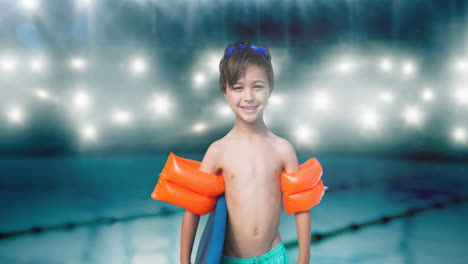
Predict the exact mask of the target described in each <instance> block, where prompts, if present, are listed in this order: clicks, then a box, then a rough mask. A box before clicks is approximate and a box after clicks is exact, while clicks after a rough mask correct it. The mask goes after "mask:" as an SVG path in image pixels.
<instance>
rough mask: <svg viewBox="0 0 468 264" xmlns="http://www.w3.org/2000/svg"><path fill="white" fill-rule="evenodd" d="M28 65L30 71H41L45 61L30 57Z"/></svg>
mask: <svg viewBox="0 0 468 264" xmlns="http://www.w3.org/2000/svg"><path fill="white" fill-rule="evenodd" d="M29 66H30V68H31V71H33V72H41V71H43V69H44V67H45V62H44V60H43V59H40V58H32V59H31V60H30V61H29Z"/></svg>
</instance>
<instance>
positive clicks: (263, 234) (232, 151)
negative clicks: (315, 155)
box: [180, 42, 324, 264]
mask: <svg viewBox="0 0 468 264" xmlns="http://www.w3.org/2000/svg"><path fill="white" fill-rule="evenodd" d="M220 88H221V91H222V92H223V93H224V96H225V98H226V100H227V102H228V103H229V105H230V108H231V109H232V111H233V112H234V114H235V117H236V121H235V124H234V126H233V127H232V129H231V130H230V131H229V132H228V133H227V134H226V135H225V136H224V137H223V138H221V139H219V140H217V141H215V142H213V143H212V144H211V145H210V146H209V148H208V150H207V152H206V154H205V156H204V158H203V161H202V163H201V166H200V169H199V170H200V171H202V172H206V173H209V174H217V173H220V174H222V175H223V178H224V188H225V198H226V203H227V208H228V219H227V224H226V234H225V242H224V249H223V256H222V260H221V263H273V264H275V263H278V264H280V263H289V262H288V254H287V251H286V249H285V247H284V245H283V242H282V240H281V236H280V234H279V231H278V228H279V224H280V215H281V206H282V203H281V198H282V195H281V193H282V182H281V180H280V174H281V172H282V171H285V172H287V173H294V172H297V171H299V170H300V167H299V163H298V159H297V156H296V153H295V150H294V148H293V146H292V144H291V143H290V142H289V141H288V140H286V139H283V138H281V137H279V136H277V135H275V134H274V133H273V132H272V131H271V130H270V129H269V128H268V127H267V126H266V125H265V122H264V119H263V112H264V110H265V109H266V107H267V105H268V100H269V98H270V95H271V93H272V91H273V88H274V74H273V68H272V65H271V56H270V53H269V51H268V48H267V47H266V46H254V45H250V44H249V43H245V42H243V43H235V44H234V45H230V46H228V47H227V48H226V49H225V52H224V56H223V58H222V59H221V62H220ZM320 176H321V175H320ZM323 191H324V190H321V195H320V198H321V196H322V195H323ZM314 205H315V204H314ZM312 206H313V205H312ZM310 207H311V206H310V205H309V206H308V208H310ZM199 218H200V215H197V214H194V213H192V212H191V211H189V210H186V211H185V213H184V216H183V222H182V232H181V255H180V260H181V263H190V256H191V252H192V246H193V241H194V238H195V234H196V230H197V226H198V222H199ZM295 219H296V228H297V229H296V231H297V234H298V241H299V259H298V261H297V263H309V260H310V237H311V219H310V211H309V210H308V209H307V210H303V211H298V212H295Z"/></svg>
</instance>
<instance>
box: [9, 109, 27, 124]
mask: <svg viewBox="0 0 468 264" xmlns="http://www.w3.org/2000/svg"><path fill="white" fill-rule="evenodd" d="M6 115H7V118H8V120H9V121H10V122H11V123H15V124H19V123H23V120H24V113H23V110H22V109H21V108H20V107H18V106H11V107H10V108H9V109H8V110H7V113H6Z"/></svg>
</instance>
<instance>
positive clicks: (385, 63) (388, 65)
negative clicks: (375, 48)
mask: <svg viewBox="0 0 468 264" xmlns="http://www.w3.org/2000/svg"><path fill="white" fill-rule="evenodd" d="M379 67H380V69H381V70H382V71H384V72H390V71H391V70H392V69H393V63H392V61H391V60H390V59H389V58H383V59H381V60H380V62H379Z"/></svg>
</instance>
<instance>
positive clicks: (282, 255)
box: [221, 242, 289, 264]
mask: <svg viewBox="0 0 468 264" xmlns="http://www.w3.org/2000/svg"><path fill="white" fill-rule="evenodd" d="M266 263H268V264H288V263H289V258H288V252H287V251H286V248H285V247H284V244H283V242H280V243H279V244H278V245H277V246H276V247H274V248H272V249H271V250H270V251H268V252H267V253H265V254H263V255H261V256H260V257H253V258H235V257H230V256H224V255H223V256H222V257H221V264H266Z"/></svg>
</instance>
